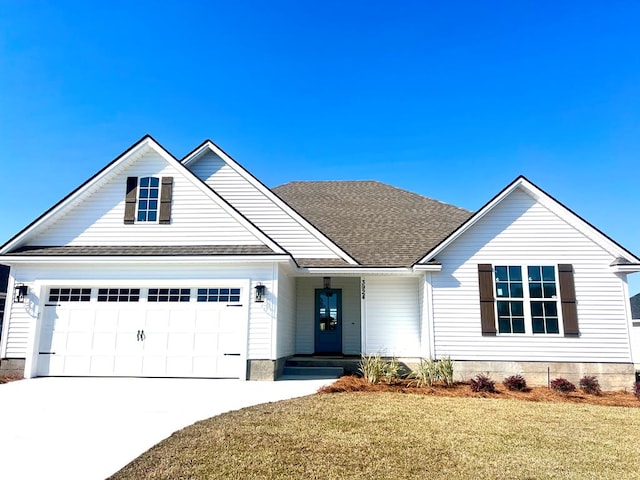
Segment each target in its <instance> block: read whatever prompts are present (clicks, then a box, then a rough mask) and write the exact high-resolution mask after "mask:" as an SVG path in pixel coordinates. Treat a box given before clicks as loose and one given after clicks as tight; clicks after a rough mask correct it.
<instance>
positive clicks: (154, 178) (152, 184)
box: [150, 177, 159, 187]
mask: <svg viewBox="0 0 640 480" xmlns="http://www.w3.org/2000/svg"><path fill="white" fill-rule="evenodd" d="M150 180H151V182H150V185H151V186H152V187H157V186H158V185H159V183H158V182H159V180H158V178H157V177H151V179H150Z"/></svg>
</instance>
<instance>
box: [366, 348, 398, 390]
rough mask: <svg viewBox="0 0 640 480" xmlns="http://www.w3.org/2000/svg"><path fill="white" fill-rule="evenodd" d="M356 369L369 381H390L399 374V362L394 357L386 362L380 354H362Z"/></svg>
mask: <svg viewBox="0 0 640 480" xmlns="http://www.w3.org/2000/svg"><path fill="white" fill-rule="evenodd" d="M358 371H359V372H360V374H361V375H362V376H363V377H364V379H365V380H366V381H367V382H369V383H380V381H381V380H385V381H386V382H387V383H391V382H393V381H394V380H396V379H397V378H398V377H399V376H400V363H399V362H398V359H397V358H395V357H394V358H392V359H391V360H390V361H388V362H387V361H385V360H384V359H383V358H382V357H381V356H380V355H362V357H361V358H360V363H359V364H358Z"/></svg>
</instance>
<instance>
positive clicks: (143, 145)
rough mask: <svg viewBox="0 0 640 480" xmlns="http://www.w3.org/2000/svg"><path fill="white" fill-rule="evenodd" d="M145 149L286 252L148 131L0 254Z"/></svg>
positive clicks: (1, 251) (23, 240) (0, 250)
mask: <svg viewBox="0 0 640 480" xmlns="http://www.w3.org/2000/svg"><path fill="white" fill-rule="evenodd" d="M149 151H154V152H155V153H157V154H158V155H159V156H160V157H161V158H163V159H164V160H165V161H166V162H167V163H169V164H171V166H172V167H174V168H176V169H177V170H178V171H179V172H180V173H181V174H182V175H183V176H184V177H185V178H186V179H187V180H188V181H190V182H192V183H193V184H194V185H195V186H196V187H197V188H198V189H199V190H201V191H202V192H203V193H204V194H205V195H206V196H207V197H209V198H210V199H211V200H212V201H213V202H215V204H217V205H219V206H220V207H221V208H222V209H223V210H225V211H226V212H227V213H228V214H229V215H230V216H231V217H233V218H234V219H235V220H236V221H237V222H238V223H239V224H241V225H242V226H243V227H244V228H245V229H247V230H248V231H249V232H251V233H252V234H253V235H254V236H255V237H256V238H257V239H259V240H260V241H261V242H263V243H264V245H266V246H267V247H268V249H269V250H271V251H272V252H274V253H279V254H287V252H286V251H285V250H284V249H283V248H282V247H280V246H279V245H278V244H277V243H276V242H274V241H273V240H272V239H271V238H269V237H268V236H267V235H266V234H265V233H264V232H262V231H261V230H260V229H259V228H258V227H256V226H255V225H254V224H253V223H251V222H250V221H249V220H248V219H247V218H246V217H244V216H243V215H242V214H241V213H240V212H238V211H237V210H236V209H235V208H234V207H233V206H232V205H231V204H229V203H228V202H227V201H226V200H225V199H224V198H222V197H221V196H220V195H218V194H217V193H215V192H214V191H213V190H212V189H211V188H209V187H208V186H207V185H206V184H205V183H204V182H203V181H202V180H201V179H199V178H198V177H197V176H196V175H194V174H193V173H192V172H191V171H190V170H189V169H187V168H185V166H184V165H182V163H180V161H179V160H178V159H176V158H175V157H174V156H173V155H171V153H169V152H168V151H167V150H166V149H165V148H164V147H162V146H161V145H160V144H159V143H158V142H157V141H156V140H155V139H154V138H153V137H151V136H150V135H145V136H144V137H142V138H141V139H140V140H139V141H138V142H136V143H135V144H134V145H132V146H131V147H130V148H128V149H127V150H125V151H124V152H123V153H122V154H120V155H119V156H118V157H116V158H115V159H114V160H113V161H111V162H110V163H109V164H107V165H106V166H105V167H104V168H102V169H101V170H100V171H98V172H97V173H96V174H95V175H93V176H92V177H91V178H89V179H88V180H87V181H85V182H84V183H83V184H82V185H80V186H79V187H78V188H76V189H75V190H73V191H72V192H71V193H70V194H68V195H67V196H66V197H64V198H63V199H62V200H60V201H59V202H58V203H57V204H55V205H54V206H53V207H51V208H50V209H49V210H47V211H46V212H45V213H43V214H42V215H41V216H40V217H38V218H37V219H36V220H34V221H33V222H32V223H30V224H29V225H28V226H27V227H25V228H24V229H23V230H21V231H20V232H19V233H18V234H16V235H15V236H14V237H12V238H11V239H10V240H9V241H7V242H6V243H5V244H4V245H3V246H2V247H0V254H7V253H10V252H13V251H18V250H19V249H20V248H21V247H24V246H25V245H28V240H29V238H31V236H32V235H34V234H37V230H38V228H40V227H42V226H43V225H46V224H49V222H53V221H55V219H57V218H59V217H60V216H61V215H63V214H64V213H65V212H66V211H67V210H68V209H69V208H73V205H74V204H76V202H78V201H81V199H82V198H83V197H84V195H87V194H90V193H91V192H93V191H95V190H96V189H98V188H99V187H100V184H101V183H102V182H103V181H106V180H107V179H108V178H110V176H111V175H114V174H116V172H117V171H118V169H119V168H122V167H123V166H124V165H127V164H128V163H129V162H133V161H135V160H137V159H138V158H140V157H142V156H143V155H144V154H145V153H146V152H149ZM53 247H59V245H54V246H53Z"/></svg>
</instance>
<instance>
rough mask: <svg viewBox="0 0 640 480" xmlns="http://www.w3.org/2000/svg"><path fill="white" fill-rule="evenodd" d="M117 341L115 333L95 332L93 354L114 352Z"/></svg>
mask: <svg viewBox="0 0 640 480" xmlns="http://www.w3.org/2000/svg"><path fill="white" fill-rule="evenodd" d="M116 339H117V335H116V334H115V333H113V332H93V354H94V355H95V354H99V353H101V352H102V353H110V352H113V351H114V350H115V349H116Z"/></svg>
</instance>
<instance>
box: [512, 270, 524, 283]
mask: <svg viewBox="0 0 640 480" xmlns="http://www.w3.org/2000/svg"><path fill="white" fill-rule="evenodd" d="M509 280H511V281H512V282H513V281H515V282H521V281H522V268H521V267H509Z"/></svg>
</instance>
